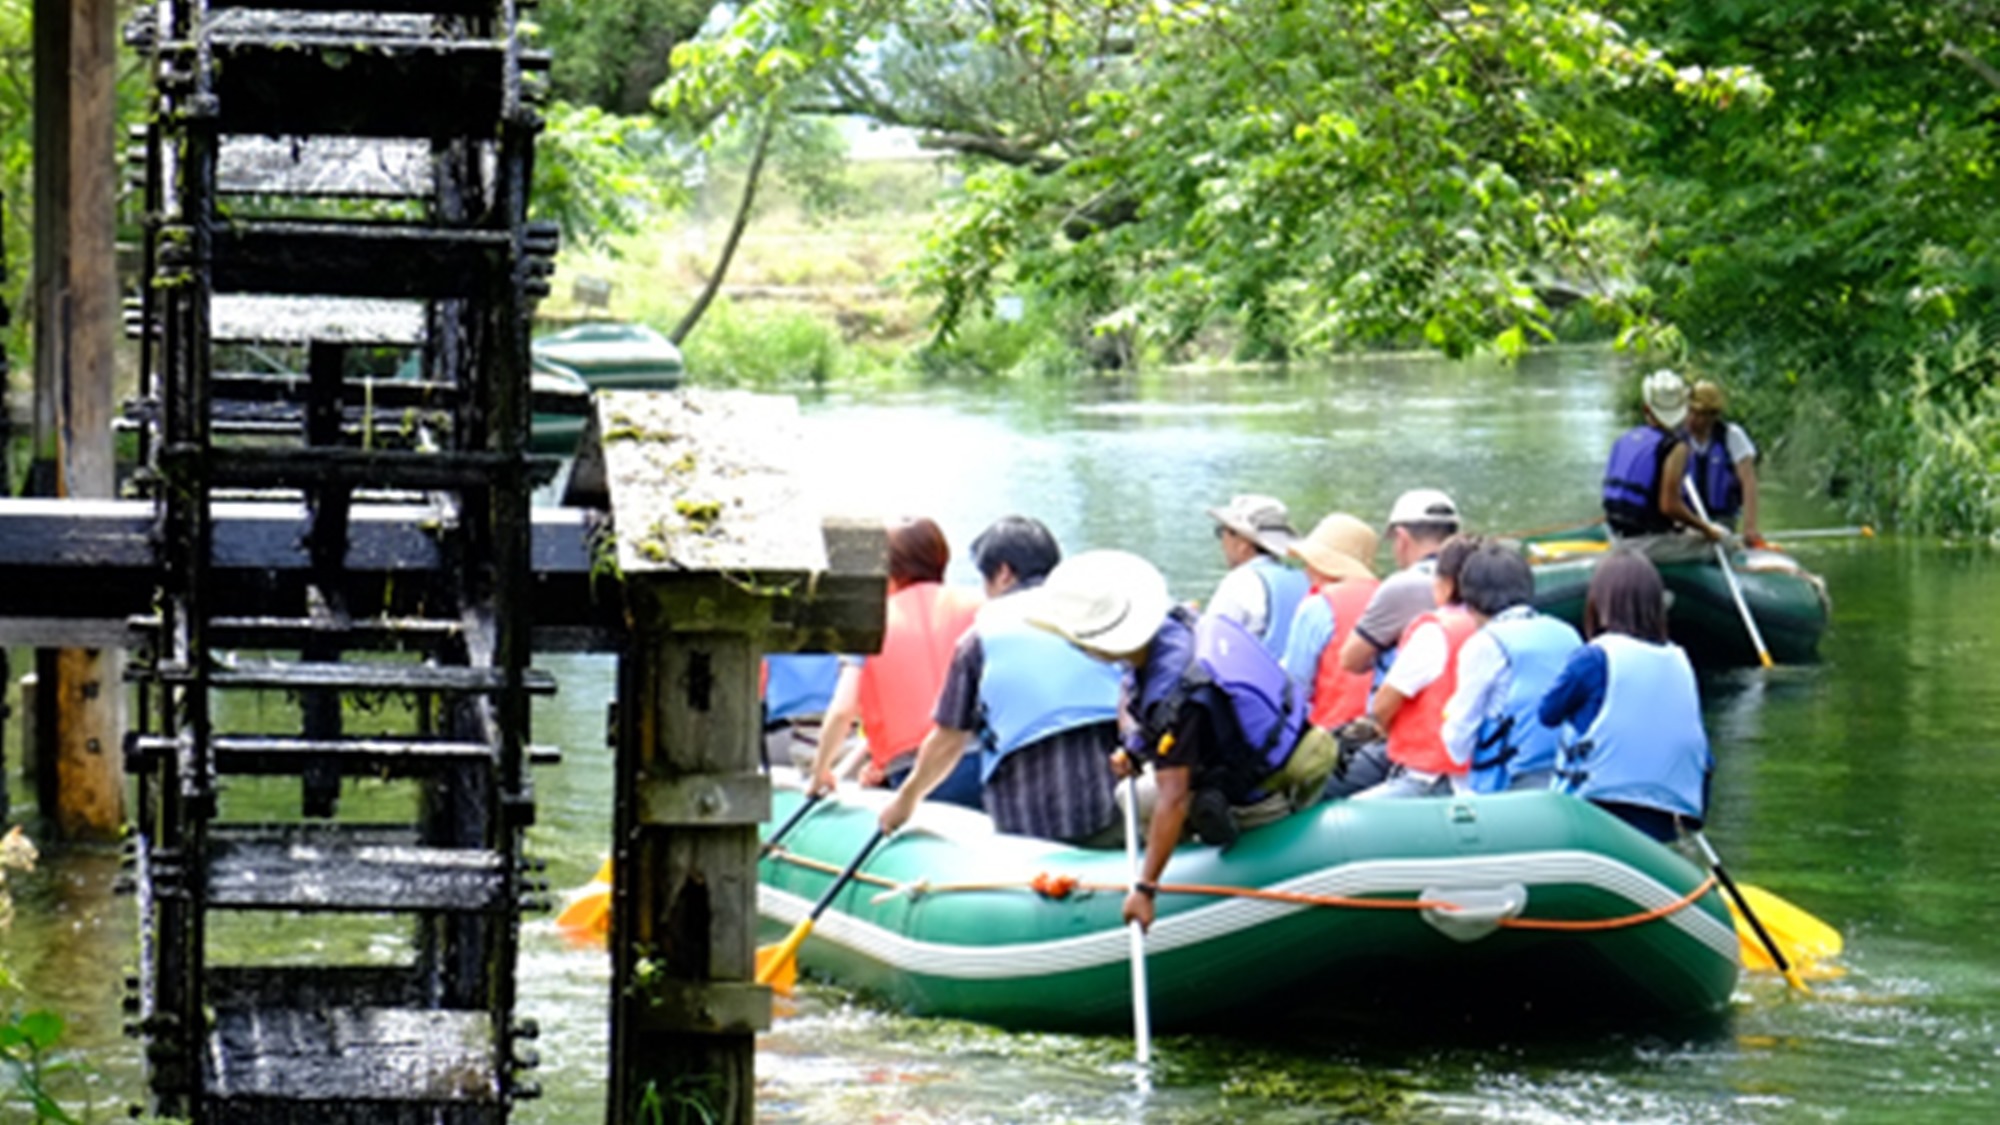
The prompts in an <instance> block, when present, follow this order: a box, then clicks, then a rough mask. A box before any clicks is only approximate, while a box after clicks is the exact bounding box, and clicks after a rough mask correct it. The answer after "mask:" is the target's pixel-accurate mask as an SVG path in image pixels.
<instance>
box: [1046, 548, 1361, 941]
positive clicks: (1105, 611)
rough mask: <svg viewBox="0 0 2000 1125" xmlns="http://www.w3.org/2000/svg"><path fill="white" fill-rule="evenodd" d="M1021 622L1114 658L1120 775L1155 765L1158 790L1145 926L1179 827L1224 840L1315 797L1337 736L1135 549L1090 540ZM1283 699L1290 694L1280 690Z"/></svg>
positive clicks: (1129, 908) (1134, 899)
mask: <svg viewBox="0 0 2000 1125" xmlns="http://www.w3.org/2000/svg"><path fill="white" fill-rule="evenodd" d="M1021 596H1025V597H1030V598H1032V599H1033V600H1031V601H1030V602H1029V604H1028V605H1027V606H1026V607H1024V608H1025V610H1026V617H1027V620H1028V621H1029V622H1030V623H1031V624H1034V625H1038V626H1040V627H1042V628H1044V629H1047V630H1049V631H1051V632H1053V633H1055V634H1057V635H1058V636H1061V637H1062V638H1064V639H1065V640H1067V641H1069V643H1071V644H1073V645H1075V646H1076V647H1077V648H1079V649H1082V650H1083V651H1084V652H1085V653H1086V654H1088V655H1090V656H1094V657H1096V658H1097V659H1099V660H1102V661H1105V662H1107V663H1117V664H1122V665H1124V666H1125V667H1126V669H1127V670H1128V671H1127V674H1126V679H1125V686H1124V692H1123V695H1124V700H1123V707H1124V711H1125V717H1126V719H1127V720H1128V722H1129V723H1130V729H1129V732H1128V734H1127V737H1126V743H1125V749H1124V750H1123V751H1122V752H1121V753H1119V754H1117V755H1114V756H1113V770H1114V772H1121V773H1125V774H1127V775H1129V774H1130V771H1132V770H1134V769H1137V768H1141V767H1150V768H1151V769H1152V771H1153V775H1154V781H1155V787H1156V790H1157V800H1156V802H1155V805H1154V808H1153V815H1152V820H1151V823H1149V824H1148V825H1147V827H1146V829H1145V834H1146V855H1145V860H1144V862H1143V863H1142V864H1141V867H1140V872H1139V877H1138V878H1137V879H1136V880H1135V881H1134V885H1133V889H1132V890H1131V892H1130V893H1128V894H1127V895H1126V896H1125V905H1124V917H1125V920H1126V921H1127V922H1138V923H1139V924H1140V925H1141V926H1142V927H1149V926H1151V925H1152V923H1153V917H1154V901H1153V900H1154V896H1155V895H1156V894H1157V893H1158V891H1159V885H1158V884H1159V879H1160V875H1161V874H1162V873H1163V872H1164V871H1165V870H1166V866H1167V863H1168V861H1169V859H1170V858H1171V857H1172V855H1173V852H1174V849H1175V847H1176V846H1178V845H1179V844H1180V842H1181V832H1182V830H1183V829H1184V828H1188V827H1192V828H1193V829H1194V832H1195V835H1196V836H1197V837H1198V838H1199V839H1201V840H1202V841H1203V842H1204V843H1209V844H1214V845H1216V846H1218V847H1227V846H1228V845H1229V844H1230V843H1231V842H1233V840H1234V839H1235V836H1236V834H1237V833H1238V832H1241V831H1247V830H1250V829H1253V828H1256V827H1259V826H1260V825H1263V824H1268V823H1272V822H1275V821H1277V820H1280V819H1282V818H1284V817H1286V816H1289V815H1290V814H1292V813H1293V812H1296V811H1298V810H1300V809H1303V808H1305V807H1307V806H1308V805H1310V804H1312V803H1314V802H1316V801H1317V800H1318V799H1319V794H1320V790H1321V788H1322V787H1323V786H1324V785H1325V783H1326V775H1327V773H1328V772H1329V771H1330V770H1331V769H1332V768H1333V741H1332V739H1331V738H1329V737H1328V736H1327V733H1326V732H1325V731H1323V730H1320V729H1319V728H1317V727H1314V726H1312V725H1311V724H1309V723H1307V722H1306V721H1305V708H1304V706H1303V703H1302V701H1300V700H1298V699H1297V698H1296V693H1295V692H1292V691H1290V690H1288V687H1289V683H1290V681H1289V679H1288V678H1287V677H1286V675H1285V671H1284V669H1283V668H1282V667H1280V666H1279V664H1278V661H1277V658H1276V657H1274V656H1272V655H1271V654H1270V653H1269V652H1268V651H1266V650H1265V649H1264V647H1263V645H1262V644H1261V643H1260V642H1259V641H1258V640H1257V638H1256V637H1255V636H1254V635H1252V634H1251V633H1250V632H1249V631H1248V630H1247V629H1245V628H1244V627H1243V626H1242V625H1241V624H1240V623H1238V622H1236V621H1234V620H1232V619H1230V618H1224V617H1217V616H1215V615H1213V614H1209V615H1206V616H1204V617H1202V618H1200V619H1196V618H1195V616H1194V615H1193V614H1192V613H1191V612H1189V611H1188V609H1187V608H1186V607H1184V606H1178V605H1175V604H1174V602H1173V599H1172V598H1171V597H1169V596H1168V594H1167V580H1166V579H1165V578H1164V577H1162V576H1161V575H1160V572H1159V570H1158V569H1157V568H1155V567H1154V566H1153V564H1152V563H1149V562H1147V561H1146V560H1145V559H1142V558H1140V557H1139V556H1137V555H1134V554H1132V553H1131V552H1129V551H1114V550H1099V551H1085V552H1084V553H1082V554H1080V555H1075V556H1072V557H1071V558H1069V559H1066V560H1064V561H1063V563H1062V564H1061V565H1060V566H1058V567H1056V568H1055V569H1054V570H1053V571H1051V572H1049V577H1048V581H1046V582H1044V583H1043V584H1042V587H1041V589H1039V590H1036V591H1033V592H1032V593H1031V594H1028V595H1021ZM1278 697H1289V698H1284V699H1282V700H1280V699H1279V698H1278Z"/></svg>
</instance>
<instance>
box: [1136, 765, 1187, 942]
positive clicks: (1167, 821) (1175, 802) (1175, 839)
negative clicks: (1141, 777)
mask: <svg viewBox="0 0 2000 1125" xmlns="http://www.w3.org/2000/svg"><path fill="white" fill-rule="evenodd" d="M1153 780H1154V784H1155V785H1157V786H1158V788H1159V800H1158V802H1157V803H1156V804H1155V805H1154V806H1153V823H1152V824H1151V825H1150V826H1149V827H1148V828H1147V829H1146V858H1145V860H1144V861H1142V862H1141V863H1140V864H1139V881H1140V882H1142V883H1150V884H1152V885H1154V886H1158V885H1159V882H1160V876H1161V875H1162V874H1164V873H1165V872H1166V870H1167V861H1168V860H1169V859H1171V858H1173V854H1174V846H1175V845H1177V844H1179V843H1180V842H1181V827H1182V826H1183V825H1184V824H1186V823H1187V813H1188V805H1189V804H1190V803H1191V802H1192V800H1193V793H1192V791H1191V790H1190V788H1189V785H1188V768H1187V767H1186V766H1161V767H1159V768H1157V769H1155V770H1154V771H1153ZM1153 916H1154V902H1153V898H1152V896H1151V895H1148V894H1144V893H1142V892H1140V891H1136V890H1134V891H1131V892H1128V893H1127V894H1126V895H1125V921H1126V922H1128V923H1130V922H1137V923H1139V928H1140V929H1151V928H1152V926H1153Z"/></svg>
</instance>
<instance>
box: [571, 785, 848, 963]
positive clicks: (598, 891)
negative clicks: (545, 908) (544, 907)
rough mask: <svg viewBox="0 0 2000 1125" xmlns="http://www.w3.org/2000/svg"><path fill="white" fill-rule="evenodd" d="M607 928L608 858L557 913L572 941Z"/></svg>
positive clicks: (799, 811)
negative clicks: (580, 891)
mask: <svg viewBox="0 0 2000 1125" xmlns="http://www.w3.org/2000/svg"><path fill="white" fill-rule="evenodd" d="M824 796H826V794H824V793H813V794H810V795H808V796H807V797H806V799H805V800H804V801H801V802H800V803H799V807H798V808H796V809H793V810H792V815H790V816H788V817H786V818H785V822H784V823H783V824H780V825H778V830H777V831H776V832H773V833H771V838H770V839H768V840H765V841H764V845H763V847H762V848H761V849H759V851H758V853H757V854H758V856H759V857H760V858H761V857H763V856H767V855H770V854H771V852H772V850H773V849H775V848H777V846H778V843H779V842H780V841H782V840H783V839H784V838H785V834H786V833H787V832H790V831H791V830H792V828H793V826H794V825H796V824H798V823H799V822H800V821H801V820H804V819H805V817H806V814H807V813H809V812H811V811H812V809H813V806H814V805H817V804H819V801H820V798H821V797H824ZM610 928H611V861H610V860H608V859H607V860H605V861H604V866H602V867H600V868H598V869H597V874H596V875H594V876H592V877H591V880H590V882H589V883H588V884H587V885H585V887H584V888H583V891H582V893H580V894H578V895H577V896H576V897H575V898H574V899H571V900H570V902H569V905H567V906H565V907H563V909H562V913H561V914H558V915H557V916H556V931H557V932H558V933H560V934H562V935H563V936H564V937H566V938H569V939H570V940H571V941H581V942H589V941H602V940H603V939H604V935H605V934H606V933H608V932H609V931H610Z"/></svg>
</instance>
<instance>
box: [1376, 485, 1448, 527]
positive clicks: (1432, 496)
mask: <svg viewBox="0 0 2000 1125" xmlns="http://www.w3.org/2000/svg"><path fill="white" fill-rule="evenodd" d="M1410 523H1446V524H1450V525H1451V526H1452V527H1453V528H1454V529H1455V528H1457V527H1458V505H1456V504H1454V503H1452V502H1451V497H1449V496H1446V495H1445V494H1444V493H1442V492H1439V491H1438V490H1437V489H1435V488H1413V489H1411V490H1410V491H1408V492H1405V493H1403V494H1402V495H1401V496H1398V497H1396V503H1395V505H1394V506H1393V507H1391V508H1390V509H1389V526H1390V527H1394V526H1396V525H1397V524H1410Z"/></svg>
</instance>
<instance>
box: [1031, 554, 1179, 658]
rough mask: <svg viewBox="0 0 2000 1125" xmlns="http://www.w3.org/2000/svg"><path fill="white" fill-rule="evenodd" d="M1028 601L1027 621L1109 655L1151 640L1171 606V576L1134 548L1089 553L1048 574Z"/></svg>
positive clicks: (1130, 651)
mask: <svg viewBox="0 0 2000 1125" xmlns="http://www.w3.org/2000/svg"><path fill="white" fill-rule="evenodd" d="M1016 596H1017V597H1022V598H1026V599H1028V604H1027V605H1026V606H1025V607H1024V611H1025V613H1026V615H1027V618H1028V620H1029V621H1031V622H1033V623H1034V624H1036V625H1039V626H1041V627H1042V628H1044V629H1047V630H1049V631H1050V632H1053V633H1056V634H1058V635H1060V636H1061V637H1062V638H1063V639H1064V640H1067V641H1069V642H1070V643H1071V644H1073V645H1076V646H1078V647H1080V648H1085V649H1089V650H1091V651H1093V652H1100V653H1105V654H1107V655H1111V656H1123V655H1125V654H1127V653H1132V652H1137V651H1139V650H1140V649H1142V648H1145V647H1146V645H1147V644H1148V643H1149V642H1151V641H1152V639H1153V634H1155V633H1157V632H1159V631H1160V623H1161V622H1163V621H1165V620H1166V617H1167V611H1168V610H1169V609H1172V608H1173V599H1172V598H1171V597H1170V596H1169V595H1168V594H1167V580H1166V578H1165V577H1163V576H1162V575H1161V574H1160V571H1159V569H1158V568H1157V567H1155V566H1154V565H1153V564H1152V563H1149V562H1147V561H1146V560H1145V559H1142V558H1140V557H1139V556H1137V555H1135V554H1133V553H1132V552H1130V551H1085V552H1083V553H1082V554H1080V555H1071V556H1070V557H1069V558H1067V559H1064V560H1063V561H1062V562H1061V563H1059V564H1057V566H1056V568H1055V569H1054V570H1052V571H1050V572H1049V576H1048V579H1047V580H1046V581H1044V582H1043V583H1042V584H1041V585H1040V586H1039V587H1036V588H1035V589H1033V590H1030V591H1028V592H1027V593H1025V594H1018V595H1016Z"/></svg>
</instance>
